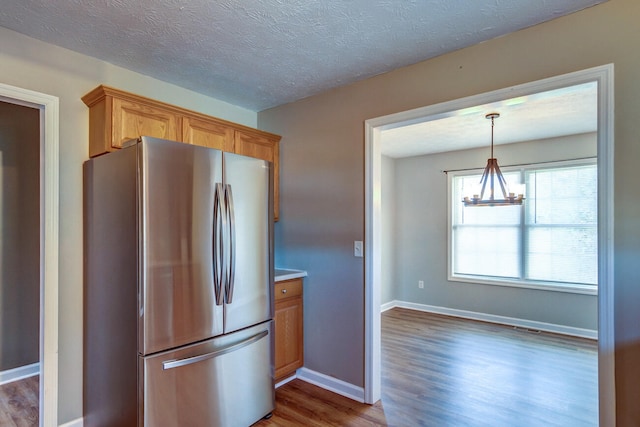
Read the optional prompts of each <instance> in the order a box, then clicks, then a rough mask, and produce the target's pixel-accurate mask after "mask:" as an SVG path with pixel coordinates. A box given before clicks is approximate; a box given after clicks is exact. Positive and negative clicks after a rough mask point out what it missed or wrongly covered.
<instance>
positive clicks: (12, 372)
mask: <svg viewBox="0 0 640 427" xmlns="http://www.w3.org/2000/svg"><path fill="white" fill-rule="evenodd" d="M39 373H40V363H32V364H30V365H25V366H19V367H17V368H13V369H7V370H6V371H0V385H2V384H6V383H10V382H13V381H18V380H22V379H25V378H29V377H32V376H34V375H38V374H39Z"/></svg>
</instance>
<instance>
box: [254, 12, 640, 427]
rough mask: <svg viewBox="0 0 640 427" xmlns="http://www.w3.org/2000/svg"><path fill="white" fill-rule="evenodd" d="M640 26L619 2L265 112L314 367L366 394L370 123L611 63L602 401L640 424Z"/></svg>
mask: <svg viewBox="0 0 640 427" xmlns="http://www.w3.org/2000/svg"><path fill="white" fill-rule="evenodd" d="M638 16H640V2H638V1H637V0H611V1H608V2H605V3H602V4H599V5H597V6H593V7H590V8H588V9H585V10H582V11H580V12H576V13H574V14H571V15H568V16H564V17H561V18H557V19H554V20H552V21H549V22H546V23H543V24H540V25H535V26H533V27H530V28H526V29H524V30H521V31H518V32H515V33H512V34H508V35H505V36H503V37H499V38H496V39H493V40H489V41H487V42H484V43H481V44H478V45H475V46H471V47H469V48H465V49H460V50H457V51H455V52H451V53H449V54H446V55H442V56H439V57H436V58H432V59H430V60H427V61H424V62H420V63H418V64H414V65H411V66H408V67H404V68H400V69H397V70H394V71H392V72H389V73H385V74H382V75H379V76H375V77H372V78H369V79H367V80H363V81H361V82H358V83H354V84H350V85H346V86H342V87H340V88H336V89H333V90H330V91H327V92H325V93H322V94H319V95H316V96H312V97H309V98H306V99H303V100H300V101H298V102H294V103H291V104H287V105H283V106H280V107H276V108H272V109H269V110H266V111H263V112H260V113H259V115H258V123H259V125H260V127H261V128H263V129H265V130H268V131H271V132H274V133H277V134H280V135H282V141H281V154H282V160H283V169H282V172H283V174H282V187H281V190H282V191H281V202H282V206H281V208H282V217H281V218H282V219H281V221H280V223H279V224H278V225H277V226H276V228H277V234H276V239H277V240H276V248H277V251H278V252H277V254H276V256H277V261H278V262H279V263H280V265H282V266H290V267H294V268H295V267H299V268H305V269H306V270H308V273H309V277H308V279H309V280H308V284H307V286H306V287H305V292H307V294H306V296H305V301H304V302H305V304H306V305H305V328H306V329H305V333H306V339H307V342H306V343H305V351H306V353H305V357H306V360H307V366H308V367H310V368H312V369H317V370H319V371H320V372H322V373H325V374H328V375H336V377H337V378H339V379H342V380H345V381H348V382H351V383H352V384H354V385H357V386H362V385H363V384H364V359H363V354H364V353H363V339H362V336H363V331H364V313H363V305H364V269H363V265H362V259H360V258H358V259H355V258H354V257H353V251H352V245H353V240H354V238H355V237H357V240H360V239H362V238H363V237H364V232H363V230H364V182H365V181H364V125H363V123H364V121H365V120H367V119H371V118H375V117H381V116H385V115H388V114H393V113H398V112H400V111H407V110H410V109H413V108H419V107H424V106H428V105H436V104H438V103H441V102H446V101H451V100H455V99H460V98H464V97H467V96H473V95H477V94H481V93H486V92H490V91H494V90H498V89H502V88H508V87H510V86H514V85H518V84H524V83H527V82H533V81H537V80H541V79H544V78H548V77H552V76H558V75H562V74H565V73H570V72H575V71H578V70H584V69H587V68H591V67H595V66H600V65H604V64H609V63H613V64H615V94H614V96H615V101H614V104H615V105H614V108H615V129H614V132H615V159H614V169H615V171H614V175H615V176H614V181H615V189H614V191H615V194H614V197H615V206H614V207H613V209H614V211H615V212H614V222H615V225H614V239H615V242H614V249H613V251H614V257H615V267H614V275H615V283H608V284H607V285H608V286H612V287H613V288H614V293H615V303H614V304H615V315H614V322H615V342H616V344H615V345H616V347H615V353H614V354H613V357H614V358H615V363H616V378H615V380H616V385H615V388H616V390H615V391H616V401H615V402H606V403H607V404H611V405H612V406H613V405H615V411H616V413H617V416H618V425H619V426H637V425H640V406H639V405H638V404H637V402H639V401H640V364H638V360H640V311H639V310H638V307H640V286H638V283H639V279H638V278H639V277H640V262H638V260H639V259H640V225H639V220H638V218H640V185H638V182H640V168H639V167H638V161H639V160H638V159H640V139H639V135H640V120H638V111H640V79H638V76H639V75H640V55H638V40H639V37H640V33H638V25H637V17H638ZM336 312H339V316H336V315H335V314H336ZM309 341H313V342H312V343H309ZM316 342H317V343H316ZM604 356H605V357H608V356H611V354H609V353H607V354H605V355H604ZM349 358H354V359H355V360H350V359H349Z"/></svg>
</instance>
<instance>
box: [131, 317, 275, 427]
mask: <svg viewBox="0 0 640 427" xmlns="http://www.w3.org/2000/svg"><path fill="white" fill-rule="evenodd" d="M272 336H273V322H272V321H269V322H265V323H263V324H260V325H257V326H254V327H251V328H248V329H244V330H241V331H238V332H235V333H233V334H228V335H224V336H221V337H217V338H213V339H210V340H208V341H204V342H202V343H198V344H193V345H189V346H186V347H183V348H180V349H178V350H174V351H168V352H164V353H159V354H156V355H153V356H148V357H142V356H141V357H140V359H139V360H140V362H139V363H140V364H141V367H140V368H141V369H140V371H139V372H140V375H141V376H142V378H141V379H140V383H141V384H143V387H142V390H141V391H140V392H141V396H140V399H141V400H142V403H143V404H142V405H141V406H142V408H141V410H140V414H139V416H140V422H139V425H140V426H153V427H162V426H194V427H197V426H203V427H205V426H206V427H215V426H224V427H227V426H231V427H233V426H238V427H246V426H249V425H251V424H253V423H255V422H256V421H258V420H259V419H260V418H262V417H264V416H265V415H267V414H269V413H270V412H271V411H273V409H274V407H275V406H274V405H275V395H274V384H273V363H272V360H273V355H272V350H271V349H272V345H271V342H272Z"/></svg>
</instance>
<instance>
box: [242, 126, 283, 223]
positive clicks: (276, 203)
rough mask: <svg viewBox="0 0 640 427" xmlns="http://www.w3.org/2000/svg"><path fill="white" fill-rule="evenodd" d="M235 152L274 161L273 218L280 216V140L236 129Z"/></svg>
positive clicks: (276, 218)
mask: <svg viewBox="0 0 640 427" xmlns="http://www.w3.org/2000/svg"><path fill="white" fill-rule="evenodd" d="M234 153H236V154H242V155H243V156H249V157H255V158H256V159H262V160H267V161H269V162H272V163H273V218H274V220H276V221H277V220H278V219H279V216H280V145H279V141H274V140H273V139H269V138H266V137H264V136H260V135H254V134H249V133H247V132H242V131H238V130H237V131H235V147H234Z"/></svg>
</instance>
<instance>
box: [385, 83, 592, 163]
mask: <svg viewBox="0 0 640 427" xmlns="http://www.w3.org/2000/svg"><path fill="white" fill-rule="evenodd" d="M492 112H496V113H499V114H500V117H498V118H497V119H495V120H494V122H495V126H494V144H495V145H501V144H511V143H516V142H523V141H535V140H539V139H546V138H556V137H562V136H569V135H576V134H583V133H591V132H596V131H597V130H598V84H597V83H596V82H590V83H583V84H579V85H575V86H569V87H564V88H561V89H556V90H550V91H546V92H540V93H534V94H531V95H528V96H520V97H518V98H512V99H505V100H502V101H500V102H493V103H490V104H484V105H478V106H474V107H471V108H465V109H463V110H456V111H451V112H449V113H446V114H441V115H438V117H437V118H435V119H434V117H424V118H423V120H412V121H411V122H412V123H411V124H404V123H398V124H397V125H395V126H394V128H391V129H386V130H382V131H381V133H380V138H381V147H382V148H381V150H382V154H384V155H386V156H389V157H393V158H402V157H412V156H419V155H423V154H433V153H440V152H445V151H456V150H463V149H468V148H476V147H486V148H487V155H488V154H489V145H490V143H491V121H490V120H487V119H486V117H485V116H486V115H487V114H488V113H492Z"/></svg>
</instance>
